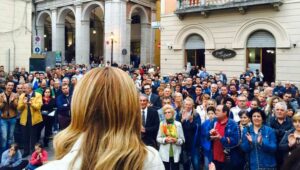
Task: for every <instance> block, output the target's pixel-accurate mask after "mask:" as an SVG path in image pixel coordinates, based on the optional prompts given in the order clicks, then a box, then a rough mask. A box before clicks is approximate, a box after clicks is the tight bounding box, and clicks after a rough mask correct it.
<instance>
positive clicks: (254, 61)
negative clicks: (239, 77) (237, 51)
mask: <svg viewBox="0 0 300 170" xmlns="http://www.w3.org/2000/svg"><path fill="white" fill-rule="evenodd" d="M247 67H249V68H250V69H251V70H252V71H254V74H259V72H260V71H261V72H262V73H263V75H264V78H263V80H264V81H267V82H274V81H275V78H276V75H275V72H276V40H275V38H274V36H273V35H272V34H271V33H270V32H268V31H265V30H258V31H255V32H253V33H252V34H251V35H250V36H249V37H248V40H247Z"/></svg>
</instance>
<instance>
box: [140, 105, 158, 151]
mask: <svg viewBox="0 0 300 170" xmlns="http://www.w3.org/2000/svg"><path fill="white" fill-rule="evenodd" d="M158 129H159V117H158V113H157V111H156V110H155V109H154V108H152V107H148V110H147V117H146V125H145V130H146V132H145V133H142V140H143V142H144V143H145V144H146V145H148V146H153V147H156V136H157V132H158Z"/></svg>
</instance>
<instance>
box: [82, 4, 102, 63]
mask: <svg viewBox="0 0 300 170" xmlns="http://www.w3.org/2000/svg"><path fill="white" fill-rule="evenodd" d="M81 22H82V25H81V29H82V31H81V33H82V34H83V36H82V40H83V42H86V43H83V44H82V46H83V48H82V50H83V55H84V56H86V57H87V56H89V58H88V62H89V63H90V64H91V63H97V64H98V63H100V62H102V61H103V60H104V58H103V57H104V7H103V4H102V3H101V2H90V3H88V4H86V5H85V7H84V8H83V12H82V21H81ZM84 60H86V59H84Z"/></svg>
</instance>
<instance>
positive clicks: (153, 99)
mask: <svg viewBox="0 0 300 170" xmlns="http://www.w3.org/2000/svg"><path fill="white" fill-rule="evenodd" d="M144 92H145V94H146V95H147V96H148V101H150V103H149V104H150V106H152V107H153V108H154V109H156V110H158V109H160V108H161V100H160V97H159V96H158V95H156V94H154V93H152V91H151V85H150V84H145V85H144Z"/></svg>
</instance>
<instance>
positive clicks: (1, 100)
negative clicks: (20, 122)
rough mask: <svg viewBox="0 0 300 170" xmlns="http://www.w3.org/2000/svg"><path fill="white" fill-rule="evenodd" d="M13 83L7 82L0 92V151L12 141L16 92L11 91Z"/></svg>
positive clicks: (16, 102)
mask: <svg viewBox="0 0 300 170" xmlns="http://www.w3.org/2000/svg"><path fill="white" fill-rule="evenodd" d="M13 88H14V83H13V82H10V81H9V82H7V83H6V86H5V91H4V92H3V93H1V94H0V113H1V112H2V113H1V119H0V122H1V137H2V140H1V151H0V152H1V153H2V152H3V151H4V150H5V149H7V147H8V146H9V145H10V144H11V143H12V142H13V135H14V129H15V125H16V117H17V106H18V98H19V96H18V94H16V93H13V92H12V91H13Z"/></svg>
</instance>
